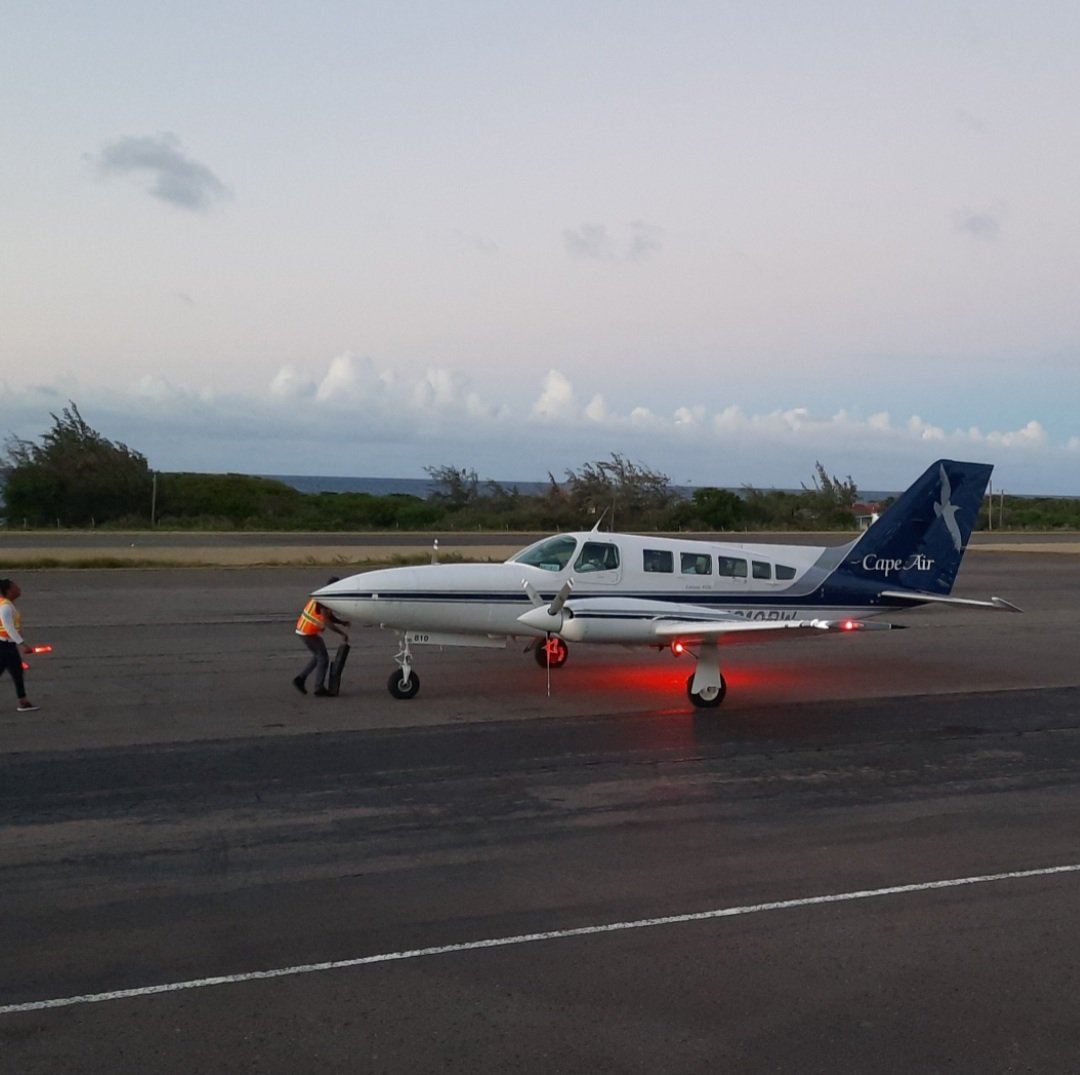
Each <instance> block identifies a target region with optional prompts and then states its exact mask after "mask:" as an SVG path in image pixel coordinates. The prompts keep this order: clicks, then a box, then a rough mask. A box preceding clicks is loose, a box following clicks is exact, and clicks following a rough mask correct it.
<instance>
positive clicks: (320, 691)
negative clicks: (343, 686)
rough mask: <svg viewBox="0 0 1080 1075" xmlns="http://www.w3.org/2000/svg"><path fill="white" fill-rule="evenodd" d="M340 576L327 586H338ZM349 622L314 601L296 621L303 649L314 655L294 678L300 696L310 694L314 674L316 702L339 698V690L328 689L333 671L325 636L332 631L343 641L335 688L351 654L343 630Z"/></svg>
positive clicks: (336, 665) (328, 582) (311, 601)
mask: <svg viewBox="0 0 1080 1075" xmlns="http://www.w3.org/2000/svg"><path fill="white" fill-rule="evenodd" d="M337 581H338V579H337V576H334V577H333V578H330V579H327V581H326V585H327V586H329V585H330V583H332V582H337ZM348 626H349V621H348V620H343V619H340V618H339V617H337V616H335V615H334V613H333V612H331V611H330V609H328V608H327V607H326V606H325V605H320V604H319V602H318V601H316V600H315V598H314V597H313V598H312V599H311V600H310V601H308V603H307V604H306V605H305V606H304V610H303V612H301V613H300V618H299V619H298V620H297V621H296V633H297V634H298V635H299V636H300V639H301V641H302V642H303V643H304V646H305V647H306V648H307V649H308V651H309V652H310V654H311V657H310V659H309V660H308V663H307V664H306V665H304V668H303V670H302V671H301V672H300V674H299V675H298V676H294V677H293V681H292V682H293V686H294V687H295V688H296V689H297V690H298V691H299V692H300V693H301V694H307V692H308V690H307V678H308V676H309V675H311V673H312V672H314V673H315V689H314V691H313V692H312V693H313V694H314V695H315V696H316V697H317V698H331V697H333V696H334V695H335V694H337V690H336V689H332V690H331V689H328V688H327V685H326V673H327V670H328V669H329V667H330V654H329V653H328V652H327V649H326V643H325V642H324V641H323V632H324V631H325V630H326V629H327V628H329V629H330V630H331V631H333V632H334V633H335V634H339V635H341V637H342V639H343V640H344V641H343V642H342V644H341V646H340V647H339V649H338V655H337V658H336V660H335V661H334V674H333V676H332V680H333V686H334V687H335V688H336V686H337V683H338V682H340V679H341V669H342V668H343V667H344V664H345V657H346V656H347V655H348V652H349V636H348V634H347V633H346V632H345V631H343V630H342V628H343V627H348Z"/></svg>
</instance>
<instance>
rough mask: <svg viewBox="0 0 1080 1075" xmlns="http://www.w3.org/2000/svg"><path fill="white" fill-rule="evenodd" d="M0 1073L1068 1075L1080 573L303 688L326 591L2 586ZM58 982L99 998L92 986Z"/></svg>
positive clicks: (367, 635)
mask: <svg viewBox="0 0 1080 1075" xmlns="http://www.w3.org/2000/svg"><path fill="white" fill-rule="evenodd" d="M18 578H19V581H20V584H21V585H22V588H23V591H24V595H23V598H22V600H21V601H20V607H21V608H22V611H23V616H24V627H25V630H26V633H27V635H28V637H29V638H30V639H31V641H34V642H43V643H51V644H53V646H54V647H55V650H54V652H53V653H51V654H48V655H42V656H41V657H35V658H32V659H31V660H32V663H33V665H34V667H33V668H32V669H31V671H30V673H29V676H30V680H29V683H30V692H31V697H33V698H34V700H35V701H38V702H39V703H40V704H41V705H42V709H41V711H40V712H38V713H34V714H17V713H15V712H14V695H13V692H12V691H11V688H10V686H9V685H7V683H6V682H5V680H0V701H4V700H6V704H5V707H4V708H3V709H0V821H2V827H0V1072H2V1073H4V1075H7V1073H12V1075H14V1073H19V1075H37V1073H46V1072H47V1073H56V1072H64V1073H80V1072H87V1073H89V1072H104V1071H108V1072H117V1073H122V1072H133V1073H134V1072H139V1073H145V1072H150V1071H152V1072H162V1073H169V1072H177V1073H179V1072H184V1073H189V1072H192V1071H198V1072H207V1073H210V1072H259V1073H278V1072H280V1073H295V1072H305V1073H306V1072H426V1071H432V1072H434V1071H460V1072H478V1071H484V1072H489V1071H490V1072H496V1071H497V1072H510V1071H522V1072H553V1071H564V1072H658V1071H664V1072H717V1071H738V1072H766V1071H769V1072H775V1071H782V1072H800V1073H801V1072H830V1073H838V1072H852V1073H854V1072H859V1073H865V1072H868V1071H873V1072H912V1071H943V1070H950V1071H956V1072H1013V1071H1036V1072H1075V1071H1076V1070H1077V1068H1078V1066H1080V1065H1078V1057H1080V1021H1078V1020H1077V1018H1076V1015H1077V1011H1076V1007H1077V1005H1076V1000H1075V992H1076V979H1077V971H1076V967H1077V966H1078V965H1080V940H1078V939H1077V930H1076V929H1075V921H1076V914H1077V907H1078V905H1080V836H1078V828H1080V827H1078V825H1077V817H1078V810H1080V789H1078V784H1077V779H1076V773H1077V765H1078V762H1080V735H1078V729H1080V662H1078V660H1077V650H1078V641H1080V629H1078V628H1077V626H1076V611H1075V600H1076V598H1075V595H1076V593H1077V592H1078V589H1080V557H1077V556H1067V555H1056V556H1055V555H1036V554H1027V553H1012V552H1000V551H984V550H982V549H974V550H972V551H971V552H970V553H969V555H968V558H967V560H966V562H965V564H964V567H963V569H962V571H961V575H960V579H959V582H958V586H957V591H956V592H957V593H958V594H959V595H961V596H972V597H987V596H989V595H990V594H998V595H1000V596H1002V597H1005V598H1007V599H1009V600H1011V601H1014V602H1015V603H1017V604H1019V605H1020V606H1021V607H1023V608H1024V609H1025V613H1024V615H1022V616H1018V615H1011V614H1007V613H976V612H967V613H965V612H959V611H951V610H944V609H931V610H925V611H918V612H914V613H907V614H904V615H903V616H902V617H901V616H897V617H896V622H905V623H907V624H909V625H910V628H911V629H910V630H906V631H895V632H880V633H870V634H866V635H862V636H859V635H852V636H827V637H823V638H820V639H812V640H800V641H794V642H788V643H777V644H773V645H761V646H756V645H755V646H751V645H746V646H733V647H731V648H730V649H726V650H724V651H722V652H723V655H724V657H725V674H726V675H727V678H728V680H729V693H728V698H727V701H726V702H725V704H724V706H723V707H721V708H720V709H718V710H715V711H697V710H694V709H693V708H692V707H691V706H690V705H689V704H688V702H687V701H686V698H685V694H684V693H683V684H684V682H685V679H686V677H687V676H688V675H689V673H690V665H689V664H688V663H685V662H680V661H678V660H676V659H674V658H672V657H671V656H670V655H669V654H667V653H666V652H665V653H656V652H652V651H645V652H641V651H626V650H621V649H608V648H596V649H586V648H585V647H577V648H574V649H572V653H571V657H570V661H569V663H568V664H567V665H566V667H565V668H563V669H561V670H559V671H557V672H555V673H553V674H552V676H551V685H550V694H549V693H548V688H547V683H546V677H545V673H544V672H543V671H541V670H540V669H539V668H538V666H537V665H536V664H535V662H534V661H533V659H532V657H531V656H529V655H527V654H523V653H521V652H520V651H519V649H518V648H514V649H511V650H509V651H507V652H503V651H492V650H472V649H467V650H445V651H441V650H418V651H417V652H416V668H417V670H418V672H419V674H420V676H421V677H422V679H423V686H422V689H421V692H420V694H419V696H418V697H417V698H415V699H413V700H412V701H407V702H402V701H396V700H394V699H392V698H391V697H390V695H389V694H388V693H387V691H386V689H385V681H386V678H387V676H388V675H389V674H390V671H391V670H392V669H393V667H394V665H393V661H392V657H393V653H394V650H395V645H394V640H393V638H392V636H389V635H385V634H383V633H381V632H377V631H371V632H356V633H354V636H353V652H352V654H351V656H350V660H349V665H348V668H347V670H346V676H345V682H344V684H343V693H342V696H341V697H339V698H336V699H321V698H314V697H311V696H308V697H302V696H300V695H299V694H297V693H296V692H295V691H294V690H293V689H292V687H291V685H290V684H289V679H290V677H291V676H292V675H293V674H295V671H296V670H297V669H298V668H299V666H300V665H301V664H302V663H303V656H304V655H303V651H302V649H301V647H300V645H299V643H298V641H297V640H296V638H295V636H293V635H292V627H293V623H294V622H295V617H296V614H297V612H298V610H299V607H300V605H301V604H302V603H303V600H304V597H305V595H306V593H307V591H308V590H309V589H311V588H313V587H315V586H317V585H318V584H320V583H321V582H322V581H323V579H322V575H321V574H320V573H318V572H313V571H312V570H310V569H308V570H300V569H293V568H282V569H276V570H268V569H247V570H244V569H223V570H217V571H211V570H205V571H204V570H177V571H156V570H145V571H134V570H115V571H103V572H76V571H40V572H34V571H28V572H24V573H21V574H20V575H19V576H18ZM73 998H81V999H74V1000H73Z"/></svg>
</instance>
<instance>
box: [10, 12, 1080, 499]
mask: <svg viewBox="0 0 1080 1075" xmlns="http://www.w3.org/2000/svg"><path fill="white" fill-rule="evenodd" d="M1078 55H1080V5H1077V4H1076V3H1075V0H1028V2H1020V0H1016V2H1005V0H986V2H980V3H952V2H949V0H933V2H929V0H910V2H908V3H905V4H896V3H893V2H889V3H885V2H877V0H814V2H810V0H802V2H797V0H787V2H784V0H760V2H758V3H747V2H746V0H707V2H699V0H686V2H679V0H674V2H666V3H660V2H658V0H654V2H643V0H619V2H615V0H574V2H564V0H547V2H546V3H544V4H536V3H524V2H518V0H498V2H495V0H461V2H458V0H438V2H436V0H395V2H394V3H392V4H390V3H384V2H379V3H368V2H364V0H347V2H346V0H342V2H338V0H313V2H312V3H309V4H302V5H301V4H296V3H294V2H289V3H284V2H279V0H260V2H259V3H257V4H256V3H250V2H248V3H236V2H233V0H215V2H214V3H208V2H204V0H185V2H184V3H171V2H170V3H165V2H155V0H139V2H131V0H110V2H109V3H108V4H99V3H91V2H78V0H69V2H66V3H58V2H53V0H9V2H8V3H7V4H5V9H4V33H3V39H2V41H0V101H2V102H3V103H2V104H0V137H2V145H3V152H2V153H0V437H4V438H7V437H10V436H15V437H21V438H24V439H30V440H35V439H37V438H38V437H39V436H41V435H42V434H43V433H44V432H46V431H47V430H48V429H49V428H50V427H51V425H52V419H51V417H50V416H51V415H53V414H57V413H59V412H60V411H61V410H62V408H64V407H65V406H66V405H67V404H68V402H69V401H71V402H74V403H75V404H76V405H77V406H78V408H79V410H80V412H81V413H82V415H83V417H84V418H85V419H86V421H87V422H88V423H89V424H90V425H91V426H92V427H93V428H94V429H96V430H97V431H98V432H100V433H102V434H103V435H104V436H106V437H108V438H109V439H111V440H114V441H117V442H121V443H124V444H127V445H128V446H129V447H132V448H134V449H136V450H138V451H140V452H142V453H143V454H144V455H145V456H146V457H147V459H148V461H149V463H150V465H151V466H152V467H154V468H155V469H159V470H198V471H212V472H226V471H228V472H240V473H262V474H318V475H360V476H378V477H423V476H424V470H425V467H429V466H431V467H436V466H446V465H449V466H455V467H461V468H468V469H475V470H476V471H477V472H478V474H479V476H480V477H481V478H494V479H496V480H500V481H532V480H543V479H545V478H546V477H547V475H548V474H549V473H552V474H554V475H555V476H556V477H560V476H562V475H563V474H564V473H565V471H566V470H568V469H575V470H576V469H577V468H579V467H580V466H582V465H583V464H585V463H587V462H592V461H598V460H604V459H607V458H609V457H610V456H611V455H612V454H613V453H618V454H620V455H622V456H624V457H626V458H628V459H630V460H631V461H633V462H636V463H639V464H642V465H644V466H647V467H649V468H651V469H654V470H657V471H660V472H662V473H665V474H667V475H668V476H669V477H670V478H671V479H672V481H673V482H675V483H677V484H684V483H686V484H694V485H717V486H736V487H737V486H740V485H743V484H751V485H755V486H759V487H764V486H771V485H775V486H781V487H796V488H797V487H798V486H799V485H800V484H803V483H809V481H810V479H811V477H812V475H813V473H814V467H815V463H817V462H820V463H821V464H822V465H823V466H824V467H825V468H826V470H827V471H828V472H829V473H831V474H835V475H838V476H842V477H847V476H851V477H853V478H854V479H855V481H856V483H857V484H858V485H859V486H860V487H862V488H865V489H886V490H887V489H899V488H902V487H904V486H906V485H907V484H909V482H910V481H911V480H913V479H914V478H915V476H916V475H917V474H918V473H920V472H921V471H922V470H923V469H924V468H925V467H926V466H927V465H928V464H929V463H931V462H932V461H933V460H935V459H937V458H939V457H942V456H946V457H952V458H963V459H973V460H979V461H986V462H991V463H993V464H994V465H995V468H996V469H995V475H994V486H995V488H998V489H1003V490H1007V491H1012V492H1016V493H1047V494H1064V495H1080V404H1078V403H1077V401H1078V400H1080V196H1078V195H1077V191H1080V123H1078V122H1077V118H1076V105H1077V102H1078V101H1080V64H1078V63H1077V62H1076V57H1077V56H1078Z"/></svg>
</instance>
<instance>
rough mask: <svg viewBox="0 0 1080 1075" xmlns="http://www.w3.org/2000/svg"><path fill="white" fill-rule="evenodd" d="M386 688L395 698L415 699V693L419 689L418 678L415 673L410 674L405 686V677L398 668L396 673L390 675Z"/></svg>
mask: <svg viewBox="0 0 1080 1075" xmlns="http://www.w3.org/2000/svg"><path fill="white" fill-rule="evenodd" d="M386 688H387V690H389V691H390V693H391V694H392V695H393V696H394V697H395V698H415V697H416V692H417V691H418V690H419V689H420V677H419V676H418V675H417V674H416V673H415V672H410V673H409V682H408V684H406V683H405V676H404V674H403V673H402V671H401V669H400V668H399V669H398V670H397V671H396V672H391V673H390V678H389V679H388V680H387V681H386Z"/></svg>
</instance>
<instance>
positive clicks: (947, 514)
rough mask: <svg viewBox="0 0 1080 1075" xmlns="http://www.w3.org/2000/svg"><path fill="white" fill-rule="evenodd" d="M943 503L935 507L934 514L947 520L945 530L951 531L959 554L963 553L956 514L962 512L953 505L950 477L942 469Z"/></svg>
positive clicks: (950, 533)
mask: <svg viewBox="0 0 1080 1075" xmlns="http://www.w3.org/2000/svg"><path fill="white" fill-rule="evenodd" d="M940 470H941V503H940V504H935V505H934V514H935V515H936V516H937V517H938V518H939V519H944V520H945V528H946V529H947V530H948V531H949V536H950V537H951V538H952V540H953V545H955V546H956V551H957V552H963V549H964V541H963V538H961V536H960V526H959V524H958V523H957V521H956V513H957V512H958V511H959V510H960V509H959V508H958V507H957V506H956V505H955V504H953V503H951V502H950V500H949V497H951V496H952V486H951V485H950V484H949V476H948V474H946V473H945V468H944V467H941V468H940Z"/></svg>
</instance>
